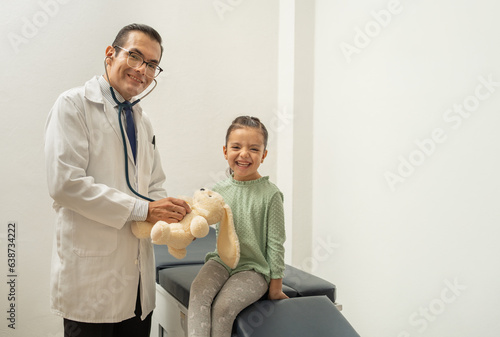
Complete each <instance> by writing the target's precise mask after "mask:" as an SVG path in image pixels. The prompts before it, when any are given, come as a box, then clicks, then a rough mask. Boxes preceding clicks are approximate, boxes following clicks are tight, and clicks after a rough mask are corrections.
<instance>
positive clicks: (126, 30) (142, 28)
mask: <svg viewBox="0 0 500 337" xmlns="http://www.w3.org/2000/svg"><path fill="white" fill-rule="evenodd" d="M134 31H139V32H143V33H144V34H146V35H147V36H149V37H150V38H151V39H152V40H155V41H157V42H158V43H159V44H160V47H161V54H160V59H161V56H162V55H163V46H162V45H161V36H160V34H159V33H158V32H157V31H156V30H155V29H154V28H152V27H150V26H148V25H144V24H140V23H132V24H130V25H127V26H125V27H123V28H122V29H121V30H120V31H119V32H118V34H117V35H116V37H115V40H114V41H113V44H112V46H113V47H114V46H120V47H121V46H123V44H124V43H125V42H126V41H127V39H128V35H129V34H130V32H134ZM120 50H121V49H120V48H116V55H118V53H119V52H120Z"/></svg>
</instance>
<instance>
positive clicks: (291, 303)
mask: <svg viewBox="0 0 500 337" xmlns="http://www.w3.org/2000/svg"><path fill="white" fill-rule="evenodd" d="M215 240H216V239H215V230H214V229H213V228H210V233H209V234H208V235H207V236H206V237H204V238H201V239H197V240H195V241H194V242H193V243H192V244H191V245H189V246H188V248H187V250H188V252H187V256H186V257H185V258H184V259H182V260H177V259H175V258H174V257H172V256H171V255H170V254H169V253H168V250H167V247H166V246H158V245H155V246H154V249H155V259H156V282H157V284H156V309H155V311H154V314H153V326H152V336H156V333H157V334H158V337H186V336H187V332H186V329H187V313H188V306H189V289H190V287H191V283H192V282H193V280H194V278H195V276H196V275H197V274H198V272H199V270H200V269H201V267H202V265H203V263H204V258H205V255H206V253H207V252H210V251H213V250H214V249H215V245H216V244H215ZM283 292H284V293H285V294H287V295H288V296H289V297H290V299H286V300H279V301H269V300H267V299H265V298H266V296H267V294H266V296H264V297H263V298H262V299H261V300H259V301H257V302H256V303H254V304H252V305H250V306H249V307H247V308H245V309H244V310H243V311H242V312H240V314H239V315H238V316H237V318H236V320H235V322H234V325H233V335H232V337H249V336H254V337H271V336H272V337H279V336H287V337H291V336H301V337H302V336H304V337H305V336H307V337H326V336H331V337H359V334H358V333H357V332H356V331H355V330H354V329H353V328H352V326H351V325H350V324H349V322H348V321H347V320H346V319H345V318H344V316H342V314H341V313H340V311H339V310H341V306H340V305H339V304H337V303H335V296H336V288H335V285H333V284H332V283H330V282H327V281H325V280H323V279H321V278H319V277H316V276H314V275H312V274H309V273H306V272H304V271H301V270H299V269H297V268H294V267H292V266H289V265H286V269H285V277H284V278H283ZM155 329H157V331H155Z"/></svg>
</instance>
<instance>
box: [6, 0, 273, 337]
mask: <svg viewBox="0 0 500 337" xmlns="http://www.w3.org/2000/svg"><path fill="white" fill-rule="evenodd" d="M214 4H216V5H219V7H217V8H218V9H216V7H214ZM224 5H225V6H224ZM278 11H279V8H278V1H269V0H257V1H256V0H252V1H243V0H241V1H235V0H232V1H229V0H227V1H226V0H221V1H211V0H209V1H206V0H189V1H185V0H169V1H143V2H140V3H138V2H137V1H129V0H126V1H120V2H118V1H109V2H108V1H106V2H105V1H97V0H94V1H84V2H83V1H71V0H64V1H63V0H29V1H22V2H21V1H17V2H5V1H4V2H2V4H1V5H0V26H1V30H0V31H1V32H2V33H1V40H0V48H1V50H2V53H1V54H0V64H1V65H2V69H1V79H2V81H1V83H0V102H1V103H2V109H3V111H2V113H1V116H2V122H1V123H0V142H1V144H2V145H1V147H0V149H1V150H0V157H1V158H2V165H1V166H0V172H1V177H2V178H1V181H0V184H1V191H2V193H1V194H0V205H1V206H0V209H1V212H0V222H1V227H0V228H1V230H0V240H1V241H0V243H1V245H0V246H1V247H0V251H1V252H2V253H1V254H0V265H1V266H2V267H1V275H0V276H1V281H0V284H1V286H0V299H1V300H0V311H1V312H3V313H4V314H2V315H1V317H2V319H1V322H2V323H1V324H0V334H1V335H2V336H3V335H7V336H30V335H33V336H35V335H36V336H62V320H61V319H60V318H58V317H56V316H54V315H52V314H50V312H49V272H50V257H51V250H52V235H53V220H54V214H53V211H52V209H51V200H50V198H49V196H48V194H47V189H46V182H45V172H44V158H43V130H44V124H45V120H46V117H47V114H48V112H49V110H50V108H51V106H52V104H53V103H54V101H55V99H56V98H57V96H58V95H59V94H60V93H61V92H63V91H64V90H66V89H69V88H71V87H74V86H79V85H82V84H83V83H84V82H85V81H87V80H88V79H89V78H90V77H92V76H94V75H100V74H102V72H103V65H102V64H103V59H104V51H105V48H106V46H108V45H109V44H111V42H112V40H113V39H114V37H115V35H116V33H117V32H118V30H119V29H120V28H121V27H123V26H124V25H126V24H128V23H131V22H141V23H147V24H149V25H151V26H153V27H155V28H156V29H157V30H158V31H159V32H160V34H161V35H162V37H163V38H164V47H165V53H164V57H163V61H162V64H161V66H162V67H163V68H164V69H165V74H163V75H162V76H160V78H159V85H158V87H157V89H155V91H154V92H153V93H152V94H151V95H150V96H149V97H148V98H146V99H145V100H144V102H143V107H144V109H145V110H146V111H147V112H148V114H149V116H150V117H151V119H152V120H153V123H154V126H155V131H156V135H157V144H158V146H159V147H160V149H161V152H162V161H163V164H164V168H165V171H166V173H167V175H168V178H167V179H168V181H167V184H166V187H167V190H168V191H169V194H170V195H173V196H177V195H190V194H192V192H193V191H194V190H195V189H197V188H199V187H201V186H211V185H212V184H213V183H214V182H216V181H218V180H220V179H222V178H223V177H224V173H225V169H226V162H225V161H224V158H223V156H222V145H223V142H224V136H225V131H226V129H227V127H228V126H229V124H230V122H231V121H232V119H233V118H234V117H236V116H238V115H242V114H249V115H254V116H258V117H261V118H262V120H263V121H264V123H266V124H268V125H269V124H271V122H272V121H275V120H276V116H277V111H279V106H278V105H277V90H278V88H277V80H278V76H277V71H278V70H277V69H278V65H277V60H278V42H277V39H278V14H279V12H278ZM275 138H276V137H275ZM275 148H276V144H275V143H271V144H270V153H269V155H268V158H267V159H266V162H265V163H264V165H263V166H262V171H261V173H262V174H266V175H271V179H272V180H276V173H275V172H276V152H275ZM12 220H14V221H17V226H18V227H17V230H18V232H17V236H16V241H17V242H16V249H17V253H16V254H17V255H16V258H17V266H16V273H17V278H16V282H17V284H16V286H17V287H16V295H17V297H16V301H15V303H16V330H15V331H14V330H12V329H10V328H8V327H7V324H8V321H6V320H5V318H4V317H6V316H7V313H6V311H7V310H8V308H9V305H10V303H12V302H10V301H8V299H7V295H8V293H9V290H10V289H9V288H8V287H7V281H8V279H7V275H8V271H7V267H6V264H7V240H6V239H7V224H8V222H9V221H12Z"/></svg>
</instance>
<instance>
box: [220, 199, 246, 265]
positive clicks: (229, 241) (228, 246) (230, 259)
mask: <svg viewBox="0 0 500 337" xmlns="http://www.w3.org/2000/svg"><path fill="white" fill-rule="evenodd" d="M217 252H218V253H219V256H220V258H221V259H222V261H223V262H224V263H225V264H226V265H227V266H228V267H230V268H232V269H234V268H236V266H237V265H238V262H239V261H240V241H239V240H238V235H236V230H235V228H234V222H233V212H231V208H230V207H229V205H227V204H225V205H224V216H223V217H222V220H221V222H220V224H219V234H218V236H217Z"/></svg>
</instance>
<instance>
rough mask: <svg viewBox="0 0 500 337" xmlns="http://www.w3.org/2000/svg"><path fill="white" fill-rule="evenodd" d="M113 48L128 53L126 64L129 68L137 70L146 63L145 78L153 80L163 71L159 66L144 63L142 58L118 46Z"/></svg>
mask: <svg viewBox="0 0 500 337" xmlns="http://www.w3.org/2000/svg"><path fill="white" fill-rule="evenodd" d="M113 48H120V49H122V50H124V51H126V52H127V53H128V57H127V64H128V66H129V67H131V68H134V69H137V68H140V67H142V65H143V64H144V63H146V76H147V77H150V78H155V77H156V76H158V75H160V73H161V72H162V71H163V69H161V68H160V66H159V65H157V64H156V63H153V62H146V61H144V59H143V58H142V56H141V55H139V54H138V53H136V52H133V51H130V50H128V49H125V48H123V47H120V46H113Z"/></svg>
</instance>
